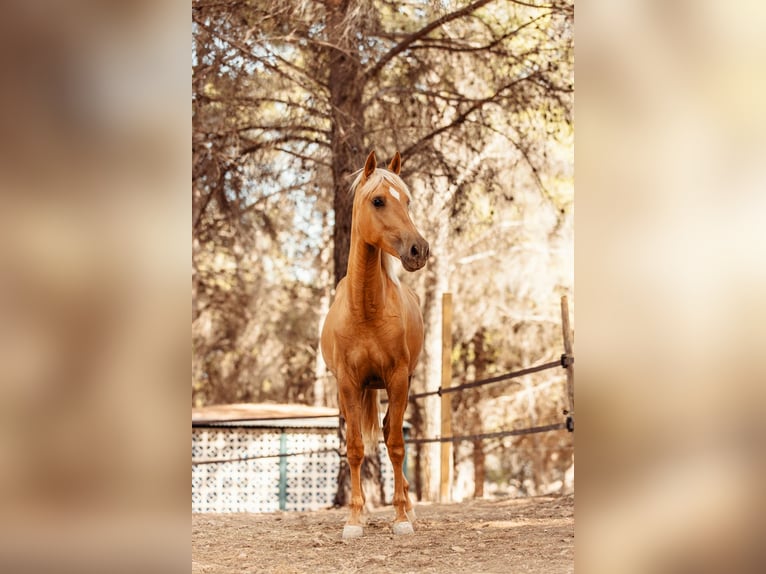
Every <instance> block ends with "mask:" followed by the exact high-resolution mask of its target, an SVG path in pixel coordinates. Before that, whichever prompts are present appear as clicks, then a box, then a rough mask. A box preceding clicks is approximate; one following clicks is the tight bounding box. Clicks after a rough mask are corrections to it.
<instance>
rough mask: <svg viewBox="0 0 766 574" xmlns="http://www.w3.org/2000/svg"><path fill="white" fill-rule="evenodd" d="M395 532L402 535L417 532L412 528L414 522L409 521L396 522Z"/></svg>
mask: <svg viewBox="0 0 766 574" xmlns="http://www.w3.org/2000/svg"><path fill="white" fill-rule="evenodd" d="M394 534H396V535H397V536H400V535H402V534H415V531H414V530H413V529H412V524H411V523H409V522H394Z"/></svg>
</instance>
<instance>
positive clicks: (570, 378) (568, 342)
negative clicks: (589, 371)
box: [561, 295, 575, 430]
mask: <svg viewBox="0 0 766 574" xmlns="http://www.w3.org/2000/svg"><path fill="white" fill-rule="evenodd" d="M561 331H562V334H563V336H564V352H565V353H566V363H565V365H566V370H567V413H568V421H569V420H571V421H572V422H571V428H570V430H572V429H573V428H574V416H575V415H574V411H575V406H574V365H573V363H574V353H573V352H572V330H571V328H570V327H569V303H568V301H567V296H566V295H562V297H561ZM567 424H568V425H569V424H570V423H569V422H567Z"/></svg>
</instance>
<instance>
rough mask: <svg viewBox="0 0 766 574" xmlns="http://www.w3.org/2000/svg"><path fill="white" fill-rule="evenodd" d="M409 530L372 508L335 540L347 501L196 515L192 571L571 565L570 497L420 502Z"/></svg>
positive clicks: (543, 569)
mask: <svg viewBox="0 0 766 574" xmlns="http://www.w3.org/2000/svg"><path fill="white" fill-rule="evenodd" d="M416 512H417V520H416V522H415V524H414V527H415V534H414V535H412V536H396V537H394V535H393V533H392V532H391V522H392V521H393V518H394V511H393V509H392V508H390V507H388V508H381V509H377V510H374V511H372V512H371V513H370V514H369V516H368V521H367V525H366V526H365V529H364V537H362V538H357V539H354V540H348V541H344V540H341V531H342V529H343V523H344V521H345V517H346V511H344V510H322V511H317V512H302V513H277V514H194V515H192V573H193V574H198V573H203V572H205V573H207V572H210V573H215V574H223V573H232V574H233V573H237V574H240V573H246V572H269V573H275V574H298V573H310V574H322V573H330V572H333V573H334V572H365V573H367V574H369V573H375V572H402V573H404V572H413V573H418V574H420V573H436V572H449V573H460V572H466V573H471V574H478V573H489V572H502V573H504V574H505V573H516V572H532V573H536V574H543V573H545V574H555V573H558V572H561V573H568V572H574V496H573V495H569V496H562V497H550V496H546V497H535V498H517V499H503V500H476V501H471V502H464V503H460V504H418V505H416Z"/></svg>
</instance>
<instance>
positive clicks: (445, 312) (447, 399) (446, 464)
mask: <svg viewBox="0 0 766 574" xmlns="http://www.w3.org/2000/svg"><path fill="white" fill-rule="evenodd" d="M451 382H452V293H443V294H442V382H441V388H442V390H443V389H446V388H449V386H450V384H451ZM441 406H442V409H441V410H442V413H441V415H442V416H441V418H442V420H441V436H442V438H445V437H451V436H452V395H451V394H450V393H444V394H442V405H441ZM451 474H452V443H451V442H443V443H441V482H440V484H439V501H440V502H449V501H450V485H451V483H452V480H451Z"/></svg>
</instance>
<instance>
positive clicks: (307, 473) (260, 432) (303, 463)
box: [192, 427, 394, 512]
mask: <svg viewBox="0 0 766 574" xmlns="http://www.w3.org/2000/svg"><path fill="white" fill-rule="evenodd" d="M282 435H283V431H282V429H279V428H252V427H203V428H199V427H198V428H193V429H192V460H231V459H237V458H241V457H254V456H262V455H276V454H279V453H280V447H282V448H283V450H284V452H287V453H297V452H308V451H317V450H324V449H331V448H332V449H334V448H337V446H338V436H337V433H336V431H335V430H334V429H325V428H322V429H307V428H299V429H285V430H284V445H282ZM380 449H381V450H380V455H381V462H382V473H383V489H384V493H385V496H386V499H387V500H386V502H387V503H390V502H391V500H392V499H393V486H394V485H393V482H394V480H393V469H392V467H391V462H390V461H389V459H388V455H387V453H386V449H385V446H383V445H381V446H380ZM280 461H283V462H282V463H281V464H282V466H281V468H280ZM338 469H339V457H338V454H337V453H336V452H326V453H317V454H304V455H298V456H288V457H284V458H282V459H280V458H279V457H274V458H259V459H254V460H245V461H238V462H227V463H215V464H197V465H193V466H192V512H274V511H277V510H292V511H303V510H317V509H320V508H327V507H329V506H331V505H332V501H333V498H334V496H335V491H336V489H337V480H338ZM281 477H284V479H285V481H284V489H283V490H282V494H283V499H282V501H281V502H282V504H281V507H280V479H281Z"/></svg>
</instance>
